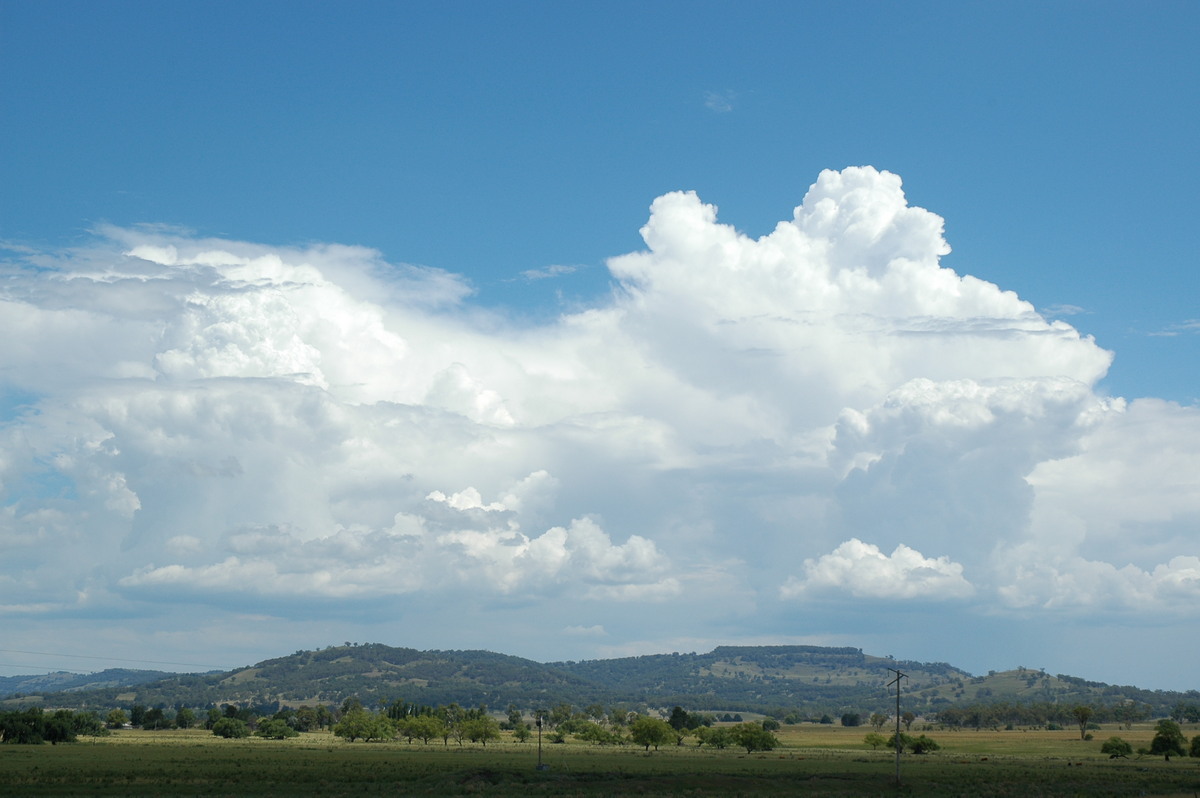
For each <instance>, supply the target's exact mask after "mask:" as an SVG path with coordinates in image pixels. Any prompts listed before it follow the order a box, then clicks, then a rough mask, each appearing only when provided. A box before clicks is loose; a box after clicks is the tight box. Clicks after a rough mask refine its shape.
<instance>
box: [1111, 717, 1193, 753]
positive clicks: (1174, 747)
mask: <svg viewBox="0 0 1200 798" xmlns="http://www.w3.org/2000/svg"><path fill="white" fill-rule="evenodd" d="M1100 753H1102V754H1108V758H1109V759H1116V758H1118V757H1127V756H1130V755H1131V754H1132V753H1133V746H1132V745H1130V744H1129V743H1128V742H1126V741H1125V740H1122V739H1121V738H1120V737H1109V738H1108V739H1107V740H1105V741H1104V743H1103V744H1102V745H1101V746H1100ZM1137 753H1138V755H1139V756H1145V755H1146V754H1153V755H1155V756H1157V755H1159V754H1162V756H1163V758H1164V759H1166V760H1167V761H1168V762H1170V761H1171V757H1172V756H1193V757H1200V734H1197V735H1196V736H1195V737H1193V738H1192V742H1191V745H1190V747H1189V746H1188V741H1187V738H1186V737H1184V736H1183V729H1181V728H1179V724H1178V723H1176V722H1175V721H1173V720H1171V719H1170V718H1164V719H1163V720H1160V721H1159V722H1158V724H1157V725H1156V726H1155V727H1154V738H1153V739H1152V740H1151V741H1150V747H1149V748H1139V749H1138V751H1137Z"/></svg>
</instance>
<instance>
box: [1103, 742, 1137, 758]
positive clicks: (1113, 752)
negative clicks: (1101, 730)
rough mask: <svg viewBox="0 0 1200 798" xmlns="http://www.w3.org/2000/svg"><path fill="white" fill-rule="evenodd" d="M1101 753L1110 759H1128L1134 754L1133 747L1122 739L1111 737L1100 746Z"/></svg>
mask: <svg viewBox="0 0 1200 798" xmlns="http://www.w3.org/2000/svg"><path fill="white" fill-rule="evenodd" d="M1100 753H1102V754H1108V758H1109V759H1116V758H1117V757H1127V756H1129V755H1130V754H1132V753H1133V746H1132V745H1130V744H1129V743H1127V742H1125V741H1124V740H1122V739H1121V738H1120V737H1109V738H1108V739H1107V740H1105V741H1104V743H1103V744H1102V745H1101V746H1100Z"/></svg>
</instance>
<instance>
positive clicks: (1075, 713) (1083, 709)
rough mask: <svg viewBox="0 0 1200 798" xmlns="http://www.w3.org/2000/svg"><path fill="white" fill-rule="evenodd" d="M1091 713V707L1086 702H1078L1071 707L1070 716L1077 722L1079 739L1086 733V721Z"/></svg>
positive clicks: (1089, 718) (1090, 717) (1090, 716)
mask: <svg viewBox="0 0 1200 798" xmlns="http://www.w3.org/2000/svg"><path fill="white" fill-rule="evenodd" d="M1092 714H1093V712H1092V708H1091V707H1089V706H1088V705H1086V704H1079V705H1077V706H1075V707H1074V708H1072V709H1071V717H1073V718H1075V722H1076V723H1078V724H1079V739H1080V740H1082V739H1083V737H1084V735H1085V734H1087V727H1088V721H1090V720H1091V719H1092Z"/></svg>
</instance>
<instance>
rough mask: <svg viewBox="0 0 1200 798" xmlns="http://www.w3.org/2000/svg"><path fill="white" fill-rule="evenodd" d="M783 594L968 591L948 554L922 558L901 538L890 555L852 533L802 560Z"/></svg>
mask: <svg viewBox="0 0 1200 798" xmlns="http://www.w3.org/2000/svg"><path fill="white" fill-rule="evenodd" d="M781 592H782V595H783V597H784V598H800V597H803V596H806V595H814V594H816V595H819V594H821V593H837V592H845V593H849V594H851V595H853V596H856V597H858V598H872V599H916V598H921V599H934V600H947V599H956V598H962V597H964V596H968V595H970V594H971V593H972V587H971V584H970V583H969V582H968V581H967V580H966V579H965V578H963V567H962V566H961V565H959V564H958V563H956V562H951V561H950V559H949V558H948V557H937V558H927V557H924V556H923V555H922V554H921V552H919V551H917V550H915V549H912V548H909V547H908V546H905V545H904V544H900V545H899V546H897V547H896V549H895V551H893V552H892V553H891V555H887V554H884V553H883V552H882V551H880V550H879V547H878V546H875V545H873V544H871V543H864V542H862V541H861V540H858V539H857V538H851V539H850V540H847V541H846V542H844V543H842V544H841V545H840V546H838V547H837V548H836V549H834V550H833V551H832V552H830V553H829V554H824V555H822V556H821V557H819V558H817V559H809V560H805V561H804V576H803V577H799V578H792V579H790V580H789V581H788V582H787V583H786V584H785V585H784V586H783V588H782V591H781Z"/></svg>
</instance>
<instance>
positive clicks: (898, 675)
mask: <svg viewBox="0 0 1200 798" xmlns="http://www.w3.org/2000/svg"><path fill="white" fill-rule="evenodd" d="M888 670H889V671H891V672H892V673H894V674H896V678H895V679H892V680H891V681H890V682H888V687H891V686H892V685H893V684H894V685H896V785H897V786H899V785H900V751H901V750H902V749H903V748H904V743H902V742H900V680H901V679H907V678H908V676H907V675H906V674H903V673H901V672H900V671H898V670H896V669H895V668H888Z"/></svg>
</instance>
